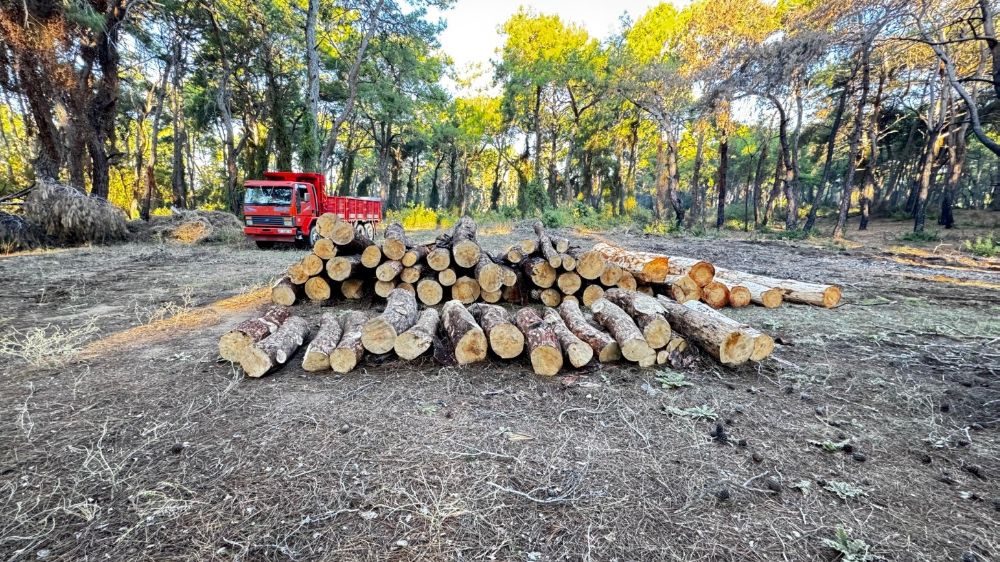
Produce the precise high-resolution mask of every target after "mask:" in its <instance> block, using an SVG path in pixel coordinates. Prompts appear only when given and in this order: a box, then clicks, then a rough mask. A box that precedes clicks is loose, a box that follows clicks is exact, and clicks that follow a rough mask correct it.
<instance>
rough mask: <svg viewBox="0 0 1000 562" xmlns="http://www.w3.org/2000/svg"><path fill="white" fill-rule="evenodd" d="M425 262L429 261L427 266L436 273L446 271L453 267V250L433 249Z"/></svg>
mask: <svg viewBox="0 0 1000 562" xmlns="http://www.w3.org/2000/svg"><path fill="white" fill-rule="evenodd" d="M424 260H426V261H427V265H428V266H429V267H430V268H431V269H433V270H434V271H444V270H445V269H448V267H449V266H450V265H451V249H450V248H433V249H432V250H431V251H430V252H428V253H427V257H426V258H424Z"/></svg>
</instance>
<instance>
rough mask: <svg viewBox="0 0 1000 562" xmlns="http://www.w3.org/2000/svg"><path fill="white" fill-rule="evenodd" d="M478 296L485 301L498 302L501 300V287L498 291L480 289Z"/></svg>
mask: <svg viewBox="0 0 1000 562" xmlns="http://www.w3.org/2000/svg"><path fill="white" fill-rule="evenodd" d="M479 298H480V299H482V301H483V302H486V303H490V304H495V303H498V302H500V301H501V300H503V289H500V290H499V291H480V292H479Z"/></svg>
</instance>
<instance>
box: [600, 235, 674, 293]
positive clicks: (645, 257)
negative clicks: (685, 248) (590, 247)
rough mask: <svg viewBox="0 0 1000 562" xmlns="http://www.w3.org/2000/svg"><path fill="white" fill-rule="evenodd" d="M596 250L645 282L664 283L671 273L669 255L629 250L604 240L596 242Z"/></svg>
mask: <svg viewBox="0 0 1000 562" xmlns="http://www.w3.org/2000/svg"><path fill="white" fill-rule="evenodd" d="M594 251H595V252H599V253H600V254H601V255H602V256H604V259H605V261H607V262H609V263H613V264H615V265H617V266H619V267H621V268H622V269H624V270H625V271H628V272H629V273H631V274H632V275H633V276H634V277H635V278H636V279H637V280H639V281H642V282H643V283H663V280H664V279H666V278H667V276H668V275H670V260H669V259H668V258H667V256H663V255H660V254H653V253H650V252H634V251H629V250H626V249H625V248H620V247H618V246H612V245H610V244H605V243H603V242H598V243H597V244H595V245H594Z"/></svg>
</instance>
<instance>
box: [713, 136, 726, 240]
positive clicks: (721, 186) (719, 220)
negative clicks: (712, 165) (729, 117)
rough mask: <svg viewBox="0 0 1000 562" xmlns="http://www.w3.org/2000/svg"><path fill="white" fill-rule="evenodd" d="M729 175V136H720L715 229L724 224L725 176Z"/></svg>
mask: <svg viewBox="0 0 1000 562" xmlns="http://www.w3.org/2000/svg"><path fill="white" fill-rule="evenodd" d="M728 175H729V136H728V135H726V134H723V135H722V138H721V139H719V179H718V180H717V181H716V183H715V185H716V189H718V191H719V208H718V212H717V213H716V215H715V228H722V225H723V224H725V222H726V187H727V182H726V180H727V176H728Z"/></svg>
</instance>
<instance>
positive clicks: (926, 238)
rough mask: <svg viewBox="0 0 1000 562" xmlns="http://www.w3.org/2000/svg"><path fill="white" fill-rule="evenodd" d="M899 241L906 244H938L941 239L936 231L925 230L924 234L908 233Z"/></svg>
mask: <svg viewBox="0 0 1000 562" xmlns="http://www.w3.org/2000/svg"><path fill="white" fill-rule="evenodd" d="M899 239H900V240H903V241H905V242H937V241H938V240H940V239H941V237H940V236H939V235H938V232H937V231H936V230H924V231H922V232H907V233H906V234H904V235H902V236H900V237H899Z"/></svg>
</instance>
